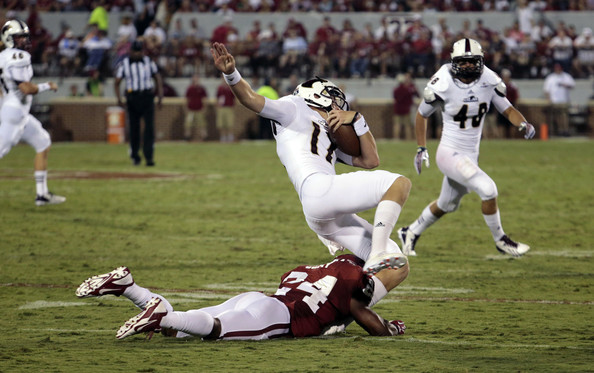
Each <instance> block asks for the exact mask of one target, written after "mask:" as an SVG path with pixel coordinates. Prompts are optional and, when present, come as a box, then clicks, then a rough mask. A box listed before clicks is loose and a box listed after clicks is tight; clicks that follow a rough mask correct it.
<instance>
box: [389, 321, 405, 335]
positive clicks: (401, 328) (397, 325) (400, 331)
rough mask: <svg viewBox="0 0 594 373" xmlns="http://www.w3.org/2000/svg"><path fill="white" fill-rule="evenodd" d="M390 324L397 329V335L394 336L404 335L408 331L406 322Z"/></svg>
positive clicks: (392, 322)
mask: <svg viewBox="0 0 594 373" xmlns="http://www.w3.org/2000/svg"><path fill="white" fill-rule="evenodd" d="M390 324H392V326H394V327H395V328H396V334H394V335H402V334H404V331H405V330H406V325H404V321H402V320H392V321H390Z"/></svg>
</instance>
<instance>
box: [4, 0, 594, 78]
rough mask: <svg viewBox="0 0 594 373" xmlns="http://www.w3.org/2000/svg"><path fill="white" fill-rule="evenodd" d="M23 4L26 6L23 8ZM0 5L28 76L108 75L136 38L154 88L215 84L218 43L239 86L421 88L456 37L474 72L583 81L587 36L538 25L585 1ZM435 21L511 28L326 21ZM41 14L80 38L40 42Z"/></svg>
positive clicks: (64, 35) (588, 68)
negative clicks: (488, 17)
mask: <svg viewBox="0 0 594 373" xmlns="http://www.w3.org/2000/svg"><path fill="white" fill-rule="evenodd" d="M24 4H29V5H27V8H26V9H23V7H24ZM0 5H1V8H3V9H5V10H6V15H5V16H6V18H11V17H14V16H15V14H16V13H15V11H21V10H27V11H28V18H27V19H25V21H26V22H27V24H28V25H29V27H30V29H31V34H32V37H31V40H32V43H33V51H32V56H33V63H34V67H35V70H36V71H35V74H36V75H37V76H44V75H45V76H47V75H50V76H60V77H68V76H95V77H96V76H97V74H98V75H99V77H101V78H105V77H108V76H112V73H113V71H114V68H115V66H117V64H118V62H119V61H120V60H121V59H122V58H123V56H125V55H126V54H127V53H128V51H129V48H130V45H131V43H132V42H133V41H134V40H135V39H136V38H142V39H143V40H144V42H145V47H146V51H145V52H146V54H147V55H149V56H150V57H151V58H153V59H154V60H155V62H156V63H157V64H158V66H159V67H160V69H161V71H162V74H163V75H164V76H165V77H191V76H193V75H194V74H200V75H201V76H203V77H214V76H218V74H217V73H216V71H215V69H214V68H213V66H212V64H211V63H210V53H209V47H210V44H211V43H212V42H214V41H218V42H222V43H225V44H226V45H227V46H228V48H229V49H230V50H231V51H232V53H233V54H234V55H235V56H236V59H237V63H238V66H239V69H240V70H241V72H242V74H243V75H245V76H259V77H263V78H270V77H278V78H286V77H289V76H290V75H291V74H297V75H298V76H301V77H307V76H312V75H314V74H316V75H320V76H326V77H334V78H336V77H339V78H357V77H361V78H376V77H395V76H396V75H397V74H400V73H403V72H407V73H410V74H411V76H412V77H415V78H428V77H429V76H430V75H431V74H432V73H434V72H435V71H436V69H437V68H438V67H439V66H440V65H441V64H443V63H445V62H447V61H448V60H449V52H450V46H451V45H452V43H453V42H454V41H455V40H457V39H459V38H461V37H472V38H475V39H477V40H479V41H480V42H481V44H482V45H483V47H484V49H485V51H486V61H485V63H486V65H487V66H489V67H490V68H492V69H494V70H495V71H497V72H501V71H502V70H503V69H507V70H509V71H511V74H512V77H513V78H515V79H535V78H539V79H542V78H544V77H545V76H546V75H548V74H549V73H550V72H551V71H552V67H553V66H554V65H555V64H556V63H559V64H561V65H562V66H563V69H564V70H565V71H567V72H569V73H571V75H572V76H573V77H575V78H578V79H579V78H588V77H591V76H594V37H593V36H592V30H591V29H590V28H584V29H581V30H576V28H575V26H573V25H571V24H565V23H564V22H562V21H561V22H557V23H552V22H550V21H549V20H548V19H547V16H546V15H547V11H549V10H556V11H559V10H561V11H564V10H594V0H567V1H564V0H562V1H556V0H536V1H527V0H517V1H508V0H400V1H396V0H384V1H368V0H317V1H316V0H303V1H294V0H204V1H194V0H169V1H165V0H160V1H158V0H113V1H107V0H93V1H90V0H58V1H56V0H37V1H36V2H34V3H29V2H26V1H22V0H3V1H2V0H0ZM438 10H445V11H493V10H495V11H501V12H506V14H513V15H510V18H509V19H515V20H516V21H515V22H513V25H512V26H510V27H506V28H504V29H503V31H502V32H498V31H495V30H490V29H488V28H487V27H485V25H484V24H483V22H482V21H481V19H477V18H473V19H472V20H471V19H468V20H466V21H464V24H463V27H462V30H461V31H458V32H454V31H452V28H451V25H448V23H447V20H446V19H445V18H439V21H438V23H437V24H431V25H427V24H424V23H423V22H422V19H421V17H420V16H417V17H414V16H413V17H410V19H409V22H406V23H401V22H395V20H394V19H392V18H391V17H390V14H389V13H386V16H385V17H383V18H382V21H381V23H380V24H371V23H368V24H366V25H365V27H363V28H362V29H358V28H355V27H353V25H352V23H351V21H350V20H349V19H345V20H344V21H342V23H341V24H336V23H335V22H333V20H332V13H331V12H335V11H341V12H350V11H352V12H356V11H367V12H369V11H374V12H375V11H382V12H383V11H385V12H427V11H438ZM50 11H55V12H68V11H85V12H89V11H90V12H91V13H90V17H89V22H88V26H87V28H86V29H85V30H73V29H71V28H70V26H69V25H68V18H67V17H65V18H64V21H63V23H62V25H61V29H62V30H61V33H60V34H59V35H51V34H50V33H49V32H48V31H47V29H46V28H44V25H43V22H42V19H41V17H40V13H41V12H50ZM243 11H249V12H311V11H316V12H322V13H324V18H323V22H322V24H321V25H320V27H319V28H317V29H309V30H307V29H306V28H305V27H304V26H303V24H302V23H300V22H299V21H298V18H299V17H298V16H297V17H295V18H291V19H289V21H288V22H287V23H286V24H282V25H281V24H275V23H272V22H267V21H266V20H265V18H262V20H254V22H253V25H252V28H251V29H250V30H249V32H247V33H246V34H245V35H241V34H240V33H239V31H238V30H237V29H236V28H235V27H234V25H233V14H234V13H235V12H243ZM109 12H116V14H121V17H120V23H119V24H118V25H109V23H108V22H109V17H108V15H109ZM191 12H216V13H218V14H220V15H222V16H223V17H222V19H223V20H224V21H223V22H222V24H221V25H219V26H218V27H216V28H215V29H214V30H213V31H212V33H207V32H206V31H205V30H204V29H203V28H202V27H201V25H200V24H199V23H198V20H197V19H191V17H190V18H189V19H190V23H189V24H183V23H182V22H183V21H182V19H180V18H179V17H178V18H175V17H173V15H174V14H175V13H191ZM112 14H114V13H112ZM353 17H356V15H354V14H353ZM172 19H173V21H171V20H172ZM184 19H188V18H184ZM170 23H171V24H170ZM114 27H115V28H117V37H116V38H114V40H111V39H110V38H108V34H109V33H108V30H110V28H111V29H113V28H114Z"/></svg>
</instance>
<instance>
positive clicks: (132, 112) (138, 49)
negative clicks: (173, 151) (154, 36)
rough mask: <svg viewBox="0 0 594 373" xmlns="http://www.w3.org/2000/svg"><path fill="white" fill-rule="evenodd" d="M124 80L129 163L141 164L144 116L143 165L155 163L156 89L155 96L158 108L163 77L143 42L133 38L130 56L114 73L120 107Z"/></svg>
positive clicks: (161, 93) (161, 98)
mask: <svg viewBox="0 0 594 373" xmlns="http://www.w3.org/2000/svg"><path fill="white" fill-rule="evenodd" d="M122 80H125V85H126V107H127V109H128V122H129V127H130V158H131V159H132V164H133V165H135V166H138V165H140V161H141V158H140V154H139V152H140V143H141V141H140V139H141V135H140V134H141V127H140V120H141V118H142V119H144V134H143V136H142V137H143V140H142V144H143V147H142V152H143V155H144V158H145V161H146V165H147V166H149V167H152V166H154V165H155V160H154V145H155V90H156V94H157V97H158V101H157V108H159V109H160V108H161V102H162V100H163V80H162V78H161V74H160V73H159V70H158V68H157V65H156V64H155V63H154V62H153V61H151V59H150V58H149V57H148V56H146V55H145V54H144V44H143V42H142V41H141V40H135V41H134V43H132V47H131V49H130V55H129V56H128V57H126V58H124V60H123V61H122V63H121V64H120V65H119V66H118V68H117V70H116V74H115V82H114V91H115V95H116V98H117V100H118V105H119V106H122V107H123V106H124V102H123V101H122V97H121V91H120V84H121V82H122Z"/></svg>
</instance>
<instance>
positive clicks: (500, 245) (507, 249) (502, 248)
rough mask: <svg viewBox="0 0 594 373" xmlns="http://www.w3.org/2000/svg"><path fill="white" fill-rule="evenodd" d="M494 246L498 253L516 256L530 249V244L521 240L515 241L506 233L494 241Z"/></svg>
mask: <svg viewBox="0 0 594 373" xmlns="http://www.w3.org/2000/svg"><path fill="white" fill-rule="evenodd" d="M495 247H496V248H497V250H498V251H499V252H500V253H502V254H509V255H511V256H513V257H516V258H518V257H520V256H522V255H524V254H526V253H527V252H528V250H530V246H528V245H526V244H524V243H521V242H515V241H513V240H512V239H511V238H509V237H508V236H507V235H506V234H504V235H503V237H501V239H500V240H499V241H497V242H495Z"/></svg>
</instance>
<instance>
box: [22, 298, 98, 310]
mask: <svg viewBox="0 0 594 373" xmlns="http://www.w3.org/2000/svg"><path fill="white" fill-rule="evenodd" d="M87 305H89V303H87V302H48V301H45V300H37V301H35V302H29V303H25V304H23V305H22V306H20V307H19V308H18V309H19V310H34V309H39V308H54V307H78V306H87Z"/></svg>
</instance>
